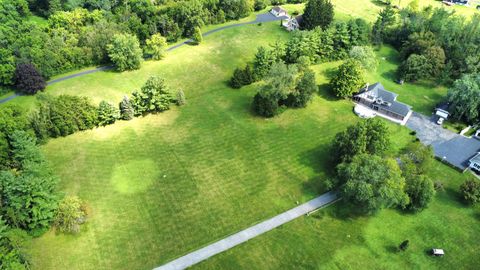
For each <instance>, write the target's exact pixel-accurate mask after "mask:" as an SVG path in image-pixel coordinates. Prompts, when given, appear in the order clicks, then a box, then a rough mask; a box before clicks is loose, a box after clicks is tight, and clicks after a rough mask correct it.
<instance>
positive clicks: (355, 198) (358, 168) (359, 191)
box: [338, 154, 409, 213]
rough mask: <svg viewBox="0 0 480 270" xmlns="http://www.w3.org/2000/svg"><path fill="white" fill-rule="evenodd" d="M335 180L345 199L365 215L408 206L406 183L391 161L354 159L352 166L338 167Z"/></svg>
mask: <svg viewBox="0 0 480 270" xmlns="http://www.w3.org/2000/svg"><path fill="white" fill-rule="evenodd" d="M338 177H339V179H340V183H341V188H340V190H341V194H342V196H343V197H344V199H345V200H346V201H347V202H349V203H351V204H352V205H355V207H358V208H359V209H361V210H363V211H364V212H366V213H375V212H377V211H378V210H380V209H382V208H392V207H399V206H400V207H404V206H405V205H406V204H407V203H408V200H409V199H408V196H407V194H406V193H405V179H404V178H403V177H402V175H401V171H400V168H399V167H398V165H397V162H396V161H395V160H393V159H385V158H382V157H379V156H375V155H365V154H364V155H357V156H355V157H354V158H353V159H352V161H351V162H349V163H346V162H345V163H341V164H340V165H338Z"/></svg>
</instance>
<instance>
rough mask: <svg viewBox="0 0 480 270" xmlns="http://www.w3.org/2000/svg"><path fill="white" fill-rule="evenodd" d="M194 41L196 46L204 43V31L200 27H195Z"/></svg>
mask: <svg viewBox="0 0 480 270" xmlns="http://www.w3.org/2000/svg"><path fill="white" fill-rule="evenodd" d="M192 41H193V43H194V44H197V45H198V44H200V43H202V41H203V35H202V31H201V30H200V28H199V27H195V29H194V31H193V35H192Z"/></svg>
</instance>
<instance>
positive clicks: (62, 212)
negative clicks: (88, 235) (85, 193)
mask: <svg viewBox="0 0 480 270" xmlns="http://www.w3.org/2000/svg"><path fill="white" fill-rule="evenodd" d="M86 217H87V211H86V208H85V205H84V203H83V202H82V201H81V200H80V199H79V198H78V197H77V196H67V197H65V198H64V199H63V200H62V201H61V202H60V203H59V205H58V209H57V211H56V213H55V221H54V224H55V226H56V227H57V229H58V230H59V231H61V232H65V233H78V232H79V231H80V225H81V224H83V223H84V222H85V219H86Z"/></svg>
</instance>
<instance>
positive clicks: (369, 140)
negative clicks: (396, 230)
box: [331, 119, 435, 213]
mask: <svg viewBox="0 0 480 270" xmlns="http://www.w3.org/2000/svg"><path fill="white" fill-rule="evenodd" d="M390 146H391V145H390V139H389V135H388V129H387V127H386V126H385V124H384V123H383V122H381V121H380V120H378V119H368V120H362V121H361V122H359V123H357V124H355V125H352V126H350V127H348V128H347V130H345V131H343V132H340V133H338V134H337V136H336V137H335V140H334V143H333V147H332V157H333V159H334V162H335V163H337V164H338V165H337V177H336V178H335V181H334V182H332V183H331V185H332V186H335V187H338V188H339V189H340V192H341V194H342V196H343V197H344V198H345V199H346V200H347V201H348V202H349V203H352V204H354V205H355V206H357V207H358V208H359V209H360V210H362V211H364V212H365V213H374V212H376V211H378V210H380V209H382V208H391V207H400V208H403V209H409V210H411V211H420V210H421V209H423V208H425V207H427V205H428V203H429V202H430V201H431V200H432V198H433V196H434V194H435V189H434V187H433V182H432V181H431V180H430V179H429V178H428V177H427V176H426V175H425V172H426V170H427V169H428V166H429V164H430V162H431V160H432V159H433V152H432V150H431V149H430V148H428V147H426V146H423V145H422V144H420V143H418V142H415V143H412V144H411V145H409V146H408V147H407V148H406V149H405V150H404V153H403V154H402V155H401V157H400V158H398V159H394V158H391V157H389V156H388V155H386V151H387V150H388V149H390Z"/></svg>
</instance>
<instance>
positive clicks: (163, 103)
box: [131, 76, 173, 115]
mask: <svg viewBox="0 0 480 270" xmlns="http://www.w3.org/2000/svg"><path fill="white" fill-rule="evenodd" d="M172 101H173V98H172V95H171V93H170V90H169V89H168V87H167V85H166V84H165V80H164V79H162V78H160V77H158V76H152V77H150V78H149V79H148V80H147V81H146V82H145V84H144V85H143V86H142V88H141V90H140V92H138V91H134V92H133V93H132V101H131V102H132V106H133V108H134V110H135V115H143V114H145V113H148V112H161V111H165V110H168V109H170V103H171V102H172Z"/></svg>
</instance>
